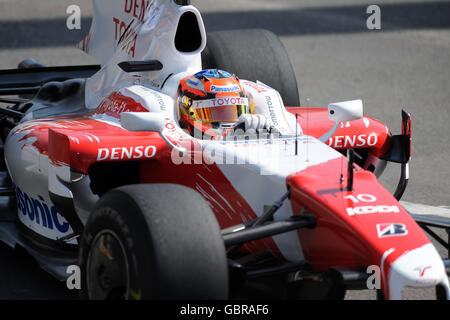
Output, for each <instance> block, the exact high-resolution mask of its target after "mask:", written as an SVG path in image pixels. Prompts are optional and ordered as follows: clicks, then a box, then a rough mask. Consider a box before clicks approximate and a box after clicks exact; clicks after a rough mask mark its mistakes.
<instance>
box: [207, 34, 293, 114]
mask: <svg viewBox="0 0 450 320" xmlns="http://www.w3.org/2000/svg"><path fill="white" fill-rule="evenodd" d="M202 62H203V68H204V69H215V68H217V69H223V70H226V71H229V72H232V73H234V74H236V75H237V76H238V77H239V78H242V79H246V80H250V81H256V80H259V81H261V82H263V83H265V84H267V85H269V86H271V87H272V88H274V89H276V90H277V91H278V92H279V93H280V95H281V97H282V98H283V102H284V104H285V105H286V106H300V97H299V92H298V86H297V79H296V77H295V72H294V69H293V68H292V64H291V61H290V59H289V55H288V53H287V51H286V49H285V47H284V45H283V43H282V42H281V41H280V39H279V38H278V37H277V36H276V35H275V34H274V33H272V32H270V31H268V30H264V29H249V30H229V31H216V32H210V33H208V39H207V47H206V48H205V50H204V51H203V53H202Z"/></svg>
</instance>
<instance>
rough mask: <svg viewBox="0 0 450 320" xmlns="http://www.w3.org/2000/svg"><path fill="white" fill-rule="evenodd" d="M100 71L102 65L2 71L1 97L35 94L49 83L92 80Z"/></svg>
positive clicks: (0, 71)
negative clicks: (79, 79)
mask: <svg viewBox="0 0 450 320" xmlns="http://www.w3.org/2000/svg"><path fill="white" fill-rule="evenodd" d="M99 70H100V65H81V66H61V67H33V68H25V69H7V70H0V96H6V95H16V94H35V93H37V92H38V90H39V89H40V88H41V86H42V85H44V84H45V83H47V82H50V81H65V80H69V79H77V78H90V77H91V76H92V75H94V74H95V73H96V72H97V71H99Z"/></svg>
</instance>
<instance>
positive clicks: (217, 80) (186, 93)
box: [176, 69, 271, 139]
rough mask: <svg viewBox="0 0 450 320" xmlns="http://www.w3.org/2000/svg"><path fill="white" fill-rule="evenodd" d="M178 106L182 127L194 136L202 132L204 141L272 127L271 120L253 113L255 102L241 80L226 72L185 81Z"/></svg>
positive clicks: (198, 75) (211, 71)
mask: <svg viewBox="0 0 450 320" xmlns="http://www.w3.org/2000/svg"><path fill="white" fill-rule="evenodd" d="M176 103H177V104H178V119H179V123H180V126H181V127H182V128H184V129H187V130H188V131H189V133H190V134H191V135H193V136H195V135H197V134H198V133H199V132H201V133H202V137H203V138H205V136H207V137H209V138H211V139H217V138H220V137H224V136H227V135H231V134H234V133H236V132H245V133H260V132H263V131H264V130H265V131H267V130H270V128H271V124H270V121H269V119H267V118H266V117H265V116H264V115H260V114H254V109H255V108H254V103H253V99H252V97H251V96H249V95H246V93H245V90H244V88H243V87H242V85H241V83H240V81H239V78H238V77H236V75H234V74H231V73H229V72H227V71H223V70H218V69H208V70H203V71H200V72H198V73H196V74H194V75H191V76H187V77H185V78H183V79H182V80H181V81H180V85H179V87H178V97H177V102H176ZM239 129H240V130H239Z"/></svg>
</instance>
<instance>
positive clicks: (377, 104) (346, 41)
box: [0, 0, 450, 299]
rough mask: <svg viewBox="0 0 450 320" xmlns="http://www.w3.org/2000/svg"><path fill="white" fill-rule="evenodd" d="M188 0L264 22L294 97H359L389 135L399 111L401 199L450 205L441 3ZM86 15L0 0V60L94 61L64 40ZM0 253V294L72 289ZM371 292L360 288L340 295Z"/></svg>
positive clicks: (214, 21)
mask: <svg viewBox="0 0 450 320" xmlns="http://www.w3.org/2000/svg"><path fill="white" fill-rule="evenodd" d="M192 2H193V4H194V5H195V6H197V8H199V9H200V11H201V12H202V13H203V19H204V22H205V26H206V29H207V31H215V30H223V29H240V28H243V29H246V28H265V29H269V30H271V31H273V32H274V33H276V34H277V35H278V36H279V37H280V38H281V40H282V42H283V43H284V45H285V47H286V48H287V50H288V52H289V55H290V57H291V60H292V64H293V66H294V68H295V72H296V76H297V80H298V83H299V89H300V96H301V101H302V105H304V106H311V107H325V106H327V104H328V103H329V102H335V101H343V100H351V99H362V100H363V102H364V113H365V114H366V115H368V116H372V117H374V118H376V119H379V120H381V121H383V122H384V123H386V124H387V125H388V126H389V127H390V128H391V130H392V131H393V132H394V134H395V133H399V132H400V110H401V109H402V108H404V109H406V110H408V111H409V112H410V113H411V114H412V116H413V150H412V157H413V159H412V162H411V165H410V173H411V177H410V183H409V186H408V188H407V190H406V192H405V194H404V197H403V200H405V201H407V202H411V203H419V204H425V205H429V206H434V207H445V206H450V198H449V195H448V191H449V190H450V169H449V162H450V161H449V160H450V147H449V143H448V139H449V137H450V128H449V125H448V123H449V121H450V108H449V101H450V90H449V89H450V88H449V79H450V67H449V61H450V30H449V28H450V19H449V16H450V2H448V1H441V2H440V1H415V0H408V1H404V0H398V1H380V0H379V1H376V4H377V5H379V6H380V8H381V30H368V29H367V27H366V19H367V18H368V16H369V15H368V14H366V9H367V7H368V6H369V5H371V4H374V2H373V1H362V0H346V1H339V3H338V1H334V0H305V1H300V0H278V1H272V0H229V1H215V0H214V1H213V0H198V1H196V0H193V1H192ZM71 4H76V5H78V6H80V8H81V13H82V21H81V30H68V29H67V28H66V19H67V16H68V15H67V14H66V9H67V7H68V6H69V5H71ZM91 16H92V4H91V1H90V0H33V1H31V0H0V68H1V69H7V68H15V67H16V66H17V63H18V62H20V61H21V60H23V59H25V58H28V57H33V58H35V59H37V60H40V61H42V62H43V63H45V64H47V65H50V66H57V65H70V64H75V65H76V64H90V63H96V61H95V60H94V59H92V58H91V57H89V56H87V55H86V54H84V53H83V52H81V51H79V50H78V49H76V48H74V47H73V44H74V43H76V42H77V41H79V40H81V39H82V38H83V36H84V35H85V34H86V33H87V31H88V30H89V26H90V19H91ZM398 175H399V167H397V166H392V167H389V168H388V169H387V170H386V171H385V173H384V175H383V177H382V179H381V181H382V183H383V184H385V185H386V186H388V188H391V189H394V186H395V185H396V181H397V179H398ZM421 208H422V209H424V208H425V209H424V210H426V209H427V208H429V209H430V210H429V212H431V213H432V212H433V209H432V208H431V207H421ZM424 213H426V212H424ZM446 214H448V211H445V210H444V216H445V215H446ZM439 250H440V252H441V253H442V254H444V253H445V251H444V250H443V248H439ZM0 261H1V263H0V283H1V284H2V285H1V286H0V299H75V298H76V297H77V294H76V293H75V292H72V291H69V290H67V289H66V288H65V284H64V283H59V282H57V281H55V280H53V278H51V277H50V276H48V275H47V274H46V273H45V272H44V271H42V270H41V269H40V268H39V267H38V266H37V265H36V264H35V263H34V261H33V260H32V259H31V258H30V257H29V256H27V255H26V254H25V253H23V252H21V251H20V250H11V249H9V248H8V247H6V246H5V245H3V244H0ZM406 297H407V299H431V298H433V291H431V290H425V291H422V290H420V291H417V290H412V291H411V292H410V291H408V292H407V294H406ZM374 298H375V293H374V292H373V291H369V290H366V291H357V292H356V291H355V292H349V293H348V294H347V295H346V299H374Z"/></svg>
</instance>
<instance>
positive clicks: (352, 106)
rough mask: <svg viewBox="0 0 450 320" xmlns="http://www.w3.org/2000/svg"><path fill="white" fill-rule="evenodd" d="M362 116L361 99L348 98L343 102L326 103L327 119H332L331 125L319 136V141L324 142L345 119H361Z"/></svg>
mask: <svg viewBox="0 0 450 320" xmlns="http://www.w3.org/2000/svg"><path fill="white" fill-rule="evenodd" d="M362 116H363V103H362V101H361V100H350V101H343V102H334V103H330V104H329V105H328V119H330V120H331V121H334V122H335V124H334V125H333V127H332V128H331V129H330V131H328V132H327V133H325V134H324V135H323V136H322V137H320V138H319V140H320V141H322V142H326V141H327V140H328V139H330V138H331V137H332V136H333V134H334V133H335V132H336V130H337V129H338V128H339V125H340V124H341V123H342V122H345V121H352V120H358V119H361V118H362Z"/></svg>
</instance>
